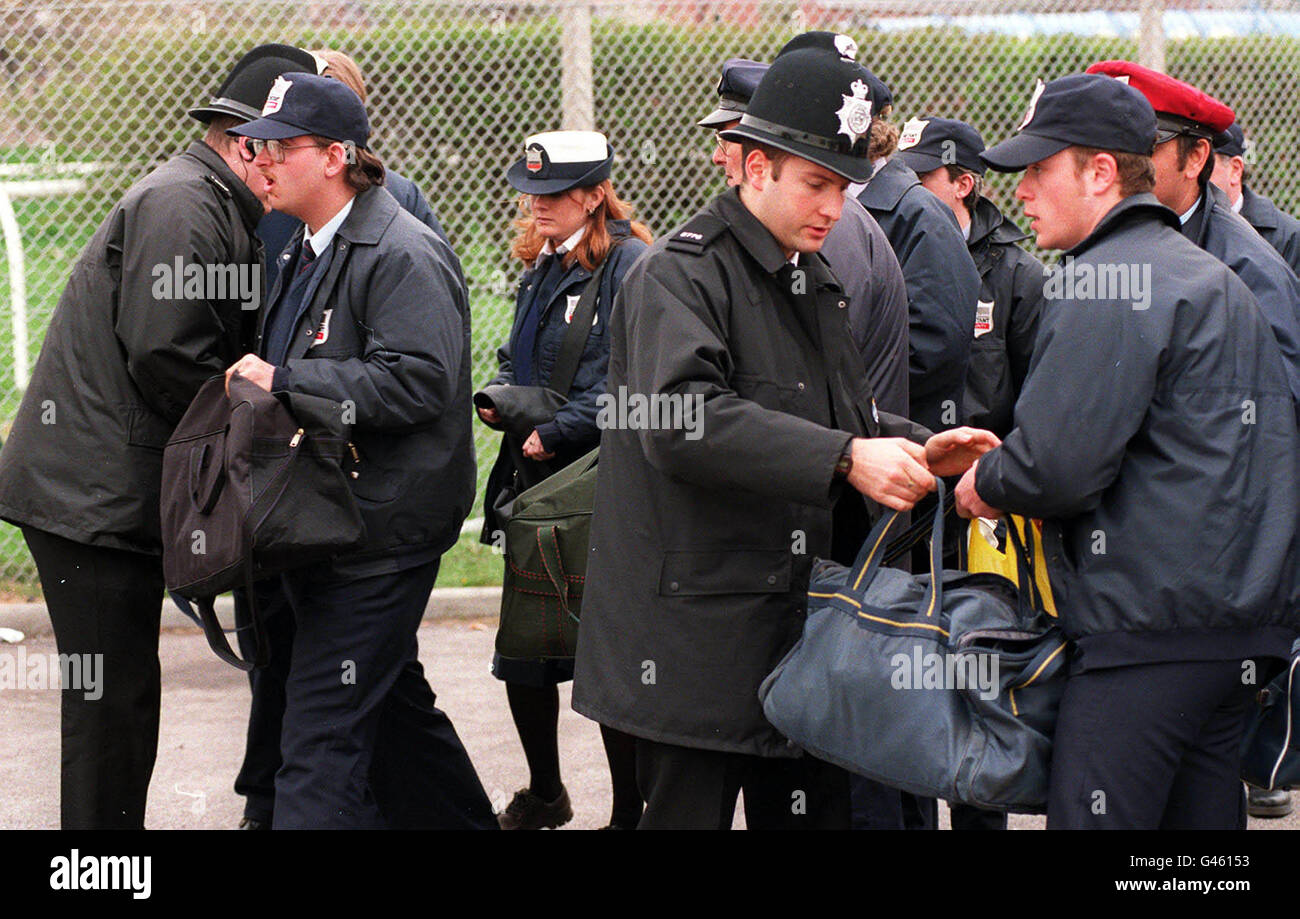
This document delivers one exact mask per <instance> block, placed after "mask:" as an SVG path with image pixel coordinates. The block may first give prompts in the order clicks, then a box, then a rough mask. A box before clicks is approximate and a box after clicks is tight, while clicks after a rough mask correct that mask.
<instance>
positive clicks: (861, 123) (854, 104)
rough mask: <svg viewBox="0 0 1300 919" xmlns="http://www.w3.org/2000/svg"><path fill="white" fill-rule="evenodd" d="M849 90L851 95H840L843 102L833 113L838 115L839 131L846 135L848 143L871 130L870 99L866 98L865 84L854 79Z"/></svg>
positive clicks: (855, 141)
mask: <svg viewBox="0 0 1300 919" xmlns="http://www.w3.org/2000/svg"><path fill="white" fill-rule="evenodd" d="M849 91H850V92H852V93H853V95H851V96H845V95H841V96H840V98H841V99H843V100H844V104H843V105H842V106H840V110H839V111H838V112H836V113H835V114H836V115H839V116H840V130H839V133H840V134H843V135H845V136H847V137H848V139H849V143H850V144H856V143H857V142H858V141H859V140H860V139H861V138H862V137H864V136H865V135H866V134H867V133H868V132H870V131H871V100H870V99H868V98H867V92H868V87H867V84H866V83H863V82H862V81H861V80H854V81H853V83H852V84H851V85H850V86H849Z"/></svg>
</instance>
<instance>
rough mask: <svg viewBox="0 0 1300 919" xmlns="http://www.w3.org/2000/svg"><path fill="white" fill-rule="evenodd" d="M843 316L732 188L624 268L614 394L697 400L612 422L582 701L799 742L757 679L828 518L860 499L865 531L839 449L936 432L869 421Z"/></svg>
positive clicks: (813, 262) (836, 301)
mask: <svg viewBox="0 0 1300 919" xmlns="http://www.w3.org/2000/svg"><path fill="white" fill-rule="evenodd" d="M794 270H802V271H803V272H804V273H805V274H803V275H802V276H796V275H794V274H793V273H792V272H793V271H794ZM796 279H801V280H803V281H804V282H805V283H804V284H802V285H798V284H795V283H794V282H795V281H796ZM795 287H798V288H799V289H800V290H802V291H803V293H800V294H797V295H796V294H795V293H793V292H792V289H793V288H795ZM847 314H848V303H847V301H846V300H845V299H844V296H843V291H842V288H841V287H840V284H839V282H838V281H837V280H836V279H835V277H834V275H833V274H832V273H831V271H830V270H829V268H828V267H827V264H826V262H825V260H823V259H822V258H821V256H820V255H816V254H814V255H806V254H805V255H800V256H799V265H798V269H792V268H791V267H790V265H789V263H788V262H787V260H786V257H785V254H784V253H783V252H782V251H781V248H780V246H779V245H778V244H777V242H776V240H775V239H774V238H773V237H772V234H771V233H770V232H768V230H767V229H766V227H764V226H763V224H762V223H761V222H759V220H758V219H757V218H756V217H754V215H753V214H752V213H751V212H750V211H749V210H748V209H747V208H746V207H745V206H744V204H742V203H741V201H740V199H739V196H738V194H737V189H730V190H728V191H727V192H725V193H724V194H722V195H721V196H719V197H718V198H716V199H714V200H713V201H712V202H710V203H709V204H708V205H707V206H706V207H705V208H704V210H703V211H702V212H701V213H699V214H697V215H696V216H695V217H694V218H692V219H691V220H690V221H689V222H688V223H687V224H686V225H685V226H684V227H681V228H678V230H676V231H675V232H673V233H671V234H669V235H668V236H666V237H664V238H662V239H660V240H658V241H657V242H655V244H654V245H653V246H651V247H650V249H649V251H648V252H646V254H645V255H644V256H642V257H641V258H640V259H639V260H638V261H637V263H636V264H635V265H633V266H632V269H631V270H630V271H629V272H628V273H627V277H626V278H625V279H624V281H623V287H622V289H621V290H620V291H619V295H618V299H617V302H616V303H615V304H614V315H613V319H612V324H611V331H610V335H611V344H610V356H609V376H608V383H607V386H608V389H609V390H610V391H611V392H616V391H618V389H619V387H626V389H627V391H629V392H630V393H631V395H632V396H642V397H649V396H651V395H659V396H662V397H668V398H671V399H676V400H677V401H678V405H679V412H680V411H681V410H682V409H683V408H684V405H685V403H684V402H683V401H682V400H684V399H689V400H691V401H690V403H689V404H691V405H692V406H698V408H699V412H698V414H696V415H695V416H694V421H695V423H694V424H692V425H689V426H686V425H682V424H678V425H676V426H673V425H671V424H669V425H666V426H664V425H651V424H650V423H649V420H648V419H647V420H646V423H644V424H640V425H638V426H637V427H636V428H635V429H633V428H632V427H630V426H626V427H618V426H611V427H606V428H605V429H604V430H603V431H602V432H601V440H600V466H599V470H600V472H599V475H598V476H597V479H596V501H595V509H594V512H593V515H592V531H591V549H592V552H591V556H590V558H591V563H590V565H589V567H588V571H587V582H586V589H585V591H584V596H583V603H582V628H581V629H580V630H579V633H578V648H577V659H576V663H575V667H576V672H575V676H574V686H573V707H574V709H575V710H576V711H578V712H580V713H582V714H584V715H586V716H587V717H589V718H592V719H594V720H595V721H598V722H599V723H601V724H604V725H609V726H610V727H613V728H616V729H618V730H621V731H624V732H626V733H629V734H632V735H634V736H636V737H643V738H646V739H648V740H654V741H659V742H662V743H670V744H677V745H680V746H687V747H697V748H703V749H708V750H721V751H730V752H738V753H749V754H758V755H760V756H796V755H798V751H797V750H796V749H794V748H792V747H791V746H789V745H788V744H787V743H786V741H785V738H784V737H782V736H781V735H780V734H779V733H778V732H777V731H776V729H775V728H773V727H772V725H771V724H770V723H768V721H767V719H766V718H764V717H763V711H762V706H761V705H760V703H759V700H758V686H759V683H760V682H762V680H763V678H764V677H766V676H767V675H768V674H769V673H770V672H771V671H772V669H773V668H774V667H775V666H776V664H777V663H778V662H779V661H780V660H781V658H782V656H783V655H784V654H785V653H786V652H787V651H789V650H790V648H791V647H792V646H793V644H794V642H795V641H796V640H797V639H798V638H799V635H800V634H801V633H802V629H803V620H804V616H805V609H806V603H807V599H806V598H807V590H808V581H809V575H810V573H811V571H812V565H813V558H814V556H818V555H820V556H822V557H827V556H828V555H829V554H830V552H831V542H832V522H833V517H835V518H837V517H839V516H840V511H841V508H842V507H844V506H845V505H847V504H848V503H850V502H854V503H856V506H857V508H858V509H860V510H861V511H862V512H863V513H862V518H861V529H860V532H859V533H858V534H857V544H858V545H860V544H861V541H862V539H863V538H864V537H865V536H866V533H867V529H866V527H868V526H869V520H867V519H866V517H867V515H866V511H867V508H866V502H865V501H864V500H863V499H862V498H861V496H860V495H859V494H858V493H857V492H856V491H854V490H853V489H851V488H849V487H848V486H845V485H844V484H843V483H842V482H839V481H838V480H836V479H835V478H834V469H835V465H836V462H837V461H838V459H839V457H840V454H841V453H842V451H843V450H844V448H845V447H846V446H847V445H848V443H849V441H850V438H851V437H853V436H859V437H866V436H874V435H876V434H877V433H880V432H881V431H882V430H887V431H889V432H890V433H894V434H898V435H900V436H911V437H912V438H913V439H915V440H918V441H923V440H924V437H925V434H926V433H928V432H925V431H922V430H920V429H919V428H917V427H915V426H913V425H910V424H909V423H908V422H906V421H905V420H903V419H898V418H894V417H892V416H889V415H887V414H886V413H884V412H881V413H879V414H880V422H879V423H877V421H876V417H875V415H876V413H875V412H873V410H872V404H871V387H870V385H869V384H868V383H867V379H866V373H865V370H864V369H863V366H862V359H861V357H860V356H859V355H858V353H857V350H856V349H855V348H854V346H853V342H852V339H851V338H850V336H849V334H848V329H847V326H846V322H845V317H846V316H847ZM629 398H630V397H629ZM669 420H671V419H669ZM629 422H631V416H629ZM692 430H694V432H695V436H692Z"/></svg>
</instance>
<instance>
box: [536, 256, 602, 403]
mask: <svg viewBox="0 0 1300 919" xmlns="http://www.w3.org/2000/svg"><path fill="white" fill-rule="evenodd" d="M608 263H609V256H608V255H606V256H605V260H604V261H603V262H601V263H600V264H599V265H597V266H596V270H595V271H594V272H592V275H591V280H589V281H588V282H587V286H586V287H584V288H583V289H582V296H581V297H579V299H578V304H577V306H575V307H574V308H573V315H572V316H570V317H569V328H568V330H567V331H566V332H565V335H564V341H563V342H561V343H560V353H559V354H558V355H557V356H556V358H555V363H554V364H553V365H552V366H551V375H550V376H549V377H548V378H547V380H546V385H547V386H548V387H549V388H551V389H553V390H555V391H556V392H557V393H559V394H560V395H562V396H564V397H566V398H567V397H568V395H569V389H570V387H572V386H573V378H574V377H575V376H577V374H578V364H580V363H581V362H582V352H583V351H585V350H587V339H588V338H590V337H591V330H592V328H593V327H594V326H593V320H594V319H595V318H596V295H597V294H598V293H600V279H601V277H602V276H603V275H604V273H605V265H607V264H608Z"/></svg>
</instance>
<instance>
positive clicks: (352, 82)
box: [235, 49, 468, 830]
mask: <svg viewBox="0 0 1300 919" xmlns="http://www.w3.org/2000/svg"><path fill="white" fill-rule="evenodd" d="M312 54H313V55H314V56H315V58H316V59H317V60H318V61H319V62H320V63H322V64H323V65H324V69H323V70H321V74H322V75H323V76H327V77H333V78H334V79H336V80H339V81H340V82H342V83H343V84H344V85H346V86H347V87H348V88H349V89H351V90H352V91H353V92H354V93H356V94H357V96H358V97H360V99H361V101H362V102H363V103H364V102H365V101H366V86H365V81H364V80H363V79H362V77H361V70H360V68H358V67H357V64H356V61H354V60H352V58H351V57H349V56H348V55H346V54H344V53H343V52H341V51H333V50H329V49H317V50H315V51H313V52H312ZM384 188H386V189H387V190H388V191H389V193H390V194H392V196H393V197H394V198H396V199H397V203H398V204H400V205H401V206H402V209H403V210H405V211H406V212H407V213H409V214H411V215H412V216H413V217H415V218H416V219H417V220H419V221H420V222H421V223H423V224H424V225H425V226H427V227H428V228H429V229H431V230H433V232H435V233H437V234H438V236H440V237H442V239H443V240H444V241H446V240H447V236H446V234H445V233H444V232H443V229H442V225H441V224H440V223H439V222H438V218H437V217H435V216H434V214H433V211H432V209H431V208H430V207H429V203H428V202H427V201H426V200H425V199H424V195H422V194H421V193H420V190H419V188H417V187H416V185H415V183H414V182H412V181H411V180H410V179H408V178H405V177H403V176H401V175H398V174H397V173H396V172H394V171H393V170H391V169H388V168H385V169H384ZM301 227H302V221H301V220H299V219H297V218H296V217H291V216H289V215H288V214H283V213H281V212H280V211H274V210H273V211H271V212H269V213H268V214H266V216H264V217H263V218H262V221H261V222H260V223H259V224H258V225H257V235H258V238H259V239H261V240H262V243H263V244H264V245H265V247H266V288H267V290H270V289H272V288H273V287H274V286H275V282H276V278H278V277H279V274H280V266H281V265H284V264H285V263H287V262H288V261H289V260H290V259H292V258H293V250H292V249H291V248H289V243H290V242H291V241H292V239H293V237H294V235H295V234H296V233H297V232H298V230H299V229H300V228H301ZM448 245H450V244H448ZM286 249H288V251H285V250H286ZM448 263H449V266H450V267H451V269H452V270H453V272H454V273H455V274H456V276H457V277H458V278H459V279H460V280H459V286H460V287H461V288H462V290H464V289H465V281H464V275H463V273H462V271H461V265H460V260H459V259H458V258H457V257H456V254H455V252H454V251H450V250H449V251H448ZM464 295H465V296H466V297H468V291H466V292H465V294H464ZM283 598H284V595H283V593H282V592H281V591H279V590H277V589H276V588H275V586H274V585H268V586H267V588H266V590H265V591H264V593H263V594H262V595H260V596H259V602H258V610H259V612H260V614H261V617H262V620H263V629H264V631H265V635H266V640H267V642H268V644H269V646H270V655H271V656H270V661H269V662H268V663H267V665H266V666H265V667H261V668H258V669H257V670H254V671H252V672H251V673H249V675H248V677H249V683H250V686H251V688H252V700H251V702H250V705H249V715H248V732H247V736H246V740H245V745H244V761H243V763H242V764H241V765H240V768H239V774H238V775H237V776H236V777H235V792H236V793H237V794H240V795H242V796H243V797H244V815H243V817H241V818H240V821H239V829H241V830H269V829H270V828H271V824H272V822H273V818H274V813H275V774H276V772H277V771H279V769H280V724H281V721H282V719H283V718H284V686H285V680H287V679H288V676H289V653H290V649H291V648H292V647H293V613H292V612H291V611H290V610H289V609H288V608H287V606H286V605H285V604H284V603H283V602H282V601H283ZM235 623H236V625H237V626H238V628H239V631H238V640H239V644H240V650H241V652H242V653H243V654H244V655H245V656H246V657H248V658H249V659H251V657H252V655H253V653H254V652H255V642H254V636H253V632H252V630H251V628H249V626H250V625H251V622H250V620H249V611H248V605H247V603H246V602H245V600H244V596H243V591H235Z"/></svg>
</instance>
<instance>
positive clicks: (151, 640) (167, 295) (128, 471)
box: [0, 45, 316, 829]
mask: <svg viewBox="0 0 1300 919" xmlns="http://www.w3.org/2000/svg"><path fill="white" fill-rule="evenodd" d="M315 69H316V62H315V60H314V59H313V58H312V56H311V55H310V54H308V53H307V52H306V51H302V50H301V49H298V48H291V47H288V46H286V45H263V46H261V47H259V48H256V49H254V50H253V51H251V52H249V53H248V54H247V55H245V56H244V57H243V58H241V59H240V61H239V62H238V63H237V64H236V65H235V67H234V70H233V71H232V72H231V75H230V76H229V77H228V78H227V79H226V81H225V83H223V84H222V86H221V88H220V89H218V90H217V93H216V97H215V98H214V99H213V100H212V101H211V102H210V103H209V104H208V105H206V106H203V107H201V108H199V109H196V110H195V111H194V112H193V113H192V114H194V116H195V117H197V118H199V119H200V120H202V121H204V122H206V123H207V124H208V131H207V134H206V136H205V137H204V138H203V140H201V141H195V142H194V143H192V144H190V146H189V148H188V149H187V150H186V151H185V152H184V153H182V154H181V155H179V156H177V157H174V158H173V159H171V160H169V161H167V162H166V163H165V164H163V165H162V166H160V167H158V168H157V169H155V170H154V171H153V172H151V173H150V174H149V175H147V176H146V177H145V178H143V179H141V180H140V181H139V182H137V183H136V184H135V185H133V186H132V187H131V188H130V190H129V191H127V193H126V195H125V196H123V198H122V200H121V201H120V202H118V204H117V205H116V206H115V207H114V208H113V210H112V212H111V213H110V214H109V215H108V218H107V219H106V220H105V221H104V222H103V223H102V224H101V225H100V227H99V229H98V230H97V231H96V232H95V235H94V236H93V237H92V238H91V240H90V242H89V243H88V244H87V245H86V248H85V249H84V250H83V251H82V253H81V256H80V257H79V258H78V260H77V264H76V266H75V267H74V268H73V269H72V276H71V277H70V278H69V279H68V285H67V287H66V288H65V289H64V291H63V295H62V297H60V298H59V304H58V306H57V307H56V308H55V311H54V316H53V318H52V319H51V320H50V326H49V330H48V331H47V332H46V336H45V344H44V346H43V347H42V348H41V356H40V358H39V359H38V360H37V362H36V369H35V371H34V373H33V374H32V381H31V385H30V386H29V387H28V390H27V393H26V395H25V396H24V398H23V402H22V405H21V406H19V409H18V417H17V418H16V419H15V420H14V426H13V431H12V433H11V434H10V437H9V440H8V442H7V443H6V444H5V446H4V450H3V451H0V517H3V518H4V519H5V520H7V521H9V522H10V523H14V524H17V525H19V526H21V527H22V528H23V535H24V537H25V538H26V540H27V544H28V546H29V547H30V549H31V551H32V556H33V558H34V559H35V560H36V567H37V570H38V571H39V572H40V576H41V585H42V588H43V590H44V594H45V602H46V605H47V607H48V609H49V612H50V619H51V621H52V622H53V624H54V633H55V635H56V637H57V639H58V644H59V652H60V653H61V654H86V655H97V656H98V659H99V660H100V661H102V667H101V669H102V683H103V697H102V698H99V699H94V700H91V699H86V698H85V697H84V696H85V694H84V693H82V692H75V691H72V689H71V688H66V689H65V691H64V692H63V694H62V715H63V720H62V732H63V751H62V778H61V784H60V788H61V797H60V813H61V821H62V825H63V827H64V828H65V829H73V828H75V829H139V828H143V826H144V812H145V799H146V796H147V794H148V789H149V779H150V776H151V774H152V772H153V764H154V758H155V756H156V755H157V750H158V706H159V698H160V693H161V688H160V684H159V665H158V624H159V617H160V615H161V611H162V596H163V575H162V559H161V553H162V544H161V536H160V532H159V530H160V527H161V521H160V516H159V510H158V495H159V487H160V483H161V479H162V448H163V445H164V444H165V443H166V442H167V438H168V437H169V436H170V434H171V431H172V428H174V427H175V426H176V423H177V422H178V421H180V419H181V416H182V415H183V414H184V413H185V409H186V408H187V407H188V406H189V403H190V400H191V399H193V398H194V394H195V393H196V392H198V390H199V387H200V386H201V385H202V383H203V381H204V380H205V379H207V378H208V377H210V376H212V375H214V374H217V373H220V372H221V371H222V370H223V369H224V368H225V367H226V366H227V365H228V364H229V363H230V362H231V361H232V360H233V359H234V358H236V357H237V356H238V355H239V354H240V353H241V352H242V351H243V350H244V348H245V347H246V338H247V332H248V330H249V329H250V328H251V325H252V323H251V319H252V318H253V317H254V316H256V311H257V308H258V306H259V305H260V303H261V296H262V271H261V270H262V251H261V246H260V245H259V244H258V243H257V240H256V237H255V236H254V229H255V227H256V226H257V221H258V220H259V219H260V218H261V216H262V214H263V213H264V212H265V207H264V205H263V202H262V200H261V199H262V197H263V196H264V194H265V190H264V186H263V183H262V177H261V175H260V174H258V173H257V171H256V170H253V169H251V168H250V167H249V166H248V165H247V164H246V163H245V162H244V161H243V160H242V158H241V156H240V154H239V152H238V148H237V146H236V144H235V143H234V142H233V141H232V140H231V138H229V137H227V136H226V133H225V132H226V129H227V128H229V127H231V126H233V125H237V124H240V123H242V122H243V121H246V120H247V119H249V118H254V117H256V116H257V112H258V109H259V108H260V106H261V103H262V100H263V99H264V98H265V97H266V93H267V91H268V90H269V89H270V87H271V83H272V80H273V79H274V78H275V76H276V75H277V74H279V73H283V72H285V71H292V70H301V71H307V70H310V71H314V70H315ZM90 659H92V660H93V659H94V658H93V657H92V658H90Z"/></svg>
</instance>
